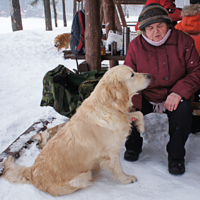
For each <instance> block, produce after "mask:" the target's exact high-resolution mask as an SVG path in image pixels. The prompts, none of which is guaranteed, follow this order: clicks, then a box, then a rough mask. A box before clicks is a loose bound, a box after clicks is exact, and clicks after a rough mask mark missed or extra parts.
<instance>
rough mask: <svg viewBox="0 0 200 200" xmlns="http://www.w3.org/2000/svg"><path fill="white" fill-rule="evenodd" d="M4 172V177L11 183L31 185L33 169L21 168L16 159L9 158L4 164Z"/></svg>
mask: <svg viewBox="0 0 200 200" xmlns="http://www.w3.org/2000/svg"><path fill="white" fill-rule="evenodd" d="M2 165H3V166H4V171H3V175H2V177H3V178H5V179H6V180H7V181H9V182H11V183H31V180H30V179H31V168H30V167H25V166H20V165H18V164H16V163H15V161H14V158H13V157H12V156H9V157H8V159H7V160H6V161H4V162H3V163H2Z"/></svg>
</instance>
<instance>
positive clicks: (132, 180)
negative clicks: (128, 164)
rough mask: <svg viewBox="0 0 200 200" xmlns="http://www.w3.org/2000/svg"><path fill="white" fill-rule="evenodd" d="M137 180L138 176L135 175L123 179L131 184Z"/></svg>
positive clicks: (125, 182)
mask: <svg viewBox="0 0 200 200" xmlns="http://www.w3.org/2000/svg"><path fill="white" fill-rule="evenodd" d="M136 181H137V178H136V177H135V176H127V178H126V179H124V180H123V183H124V184H130V183H134V182H136Z"/></svg>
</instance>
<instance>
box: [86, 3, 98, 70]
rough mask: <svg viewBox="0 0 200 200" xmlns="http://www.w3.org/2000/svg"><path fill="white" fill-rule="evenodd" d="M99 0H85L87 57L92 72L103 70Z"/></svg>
mask: <svg viewBox="0 0 200 200" xmlns="http://www.w3.org/2000/svg"><path fill="white" fill-rule="evenodd" d="M100 42H101V25H100V3H99V0H95V1H94V0H85V52H86V53H85V56H86V62H87V64H88V66H89V69H90V70H98V71H100V70H101V46H100Z"/></svg>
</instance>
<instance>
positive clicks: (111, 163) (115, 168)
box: [101, 155, 137, 184]
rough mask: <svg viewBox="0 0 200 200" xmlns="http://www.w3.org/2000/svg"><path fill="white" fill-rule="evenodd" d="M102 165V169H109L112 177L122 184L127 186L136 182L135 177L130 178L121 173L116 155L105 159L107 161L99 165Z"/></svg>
mask: <svg viewBox="0 0 200 200" xmlns="http://www.w3.org/2000/svg"><path fill="white" fill-rule="evenodd" d="M102 164H103V165H104V166H103V168H109V169H110V170H111V172H112V173H113V175H114V177H115V178H116V179H118V180H119V181H121V182H122V183H124V184H129V183H133V182H135V181H137V178H136V177H135V176H130V175H127V174H125V173H124V172H123V169H122V166H121V163H120V160H119V156H118V155H116V156H113V155H112V156H109V157H107V159H106V160H104V161H103V163H101V165H102Z"/></svg>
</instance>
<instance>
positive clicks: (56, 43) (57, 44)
mask: <svg viewBox="0 0 200 200" xmlns="http://www.w3.org/2000/svg"><path fill="white" fill-rule="evenodd" d="M59 46H60V41H59V38H58V37H56V38H55V39H54V47H56V48H57V47H59Z"/></svg>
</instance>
